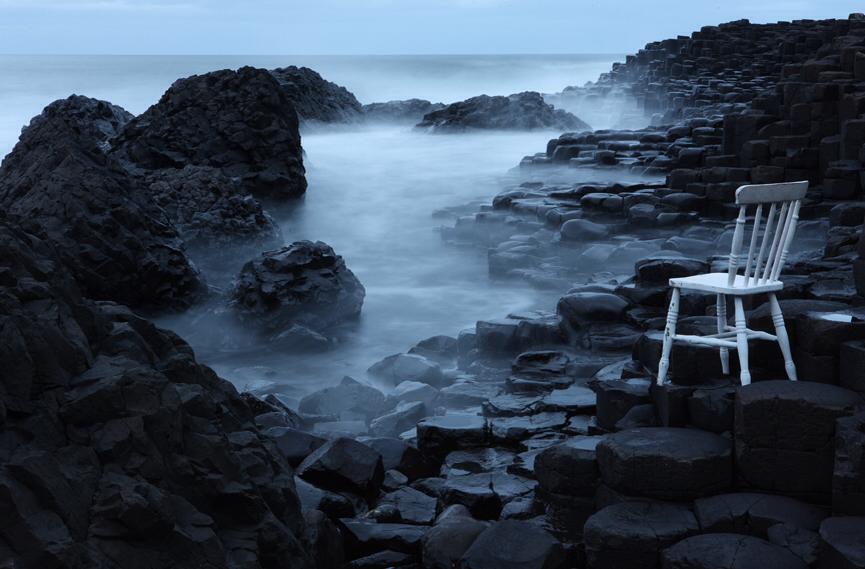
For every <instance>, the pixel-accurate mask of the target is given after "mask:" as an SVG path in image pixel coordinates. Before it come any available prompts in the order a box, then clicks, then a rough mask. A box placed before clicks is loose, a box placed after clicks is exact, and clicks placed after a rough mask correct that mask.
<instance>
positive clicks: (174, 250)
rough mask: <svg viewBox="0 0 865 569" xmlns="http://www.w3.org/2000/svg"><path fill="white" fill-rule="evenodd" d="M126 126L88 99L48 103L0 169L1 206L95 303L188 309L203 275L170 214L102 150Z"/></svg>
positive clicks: (120, 115) (121, 115)
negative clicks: (45, 245)
mask: <svg viewBox="0 0 865 569" xmlns="http://www.w3.org/2000/svg"><path fill="white" fill-rule="evenodd" d="M128 119H129V115H128V113H126V112H125V111H123V110H122V109H120V108H119V107H116V106H114V105H111V104H110V103H106V102H104V101H97V100H95V99H89V98H87V97H79V96H72V97H69V98H68V99H64V100H60V101H55V102H54V103H52V104H50V105H49V106H47V107H46V108H45V110H44V111H43V112H42V114H40V115H39V116H37V117H36V118H34V119H33V121H32V122H31V123H30V125H29V126H28V127H27V128H25V129H24V131H23V132H22V133H21V138H20V140H19V142H18V144H17V145H16V146H15V148H14V149H13V150H12V152H11V153H10V154H9V155H8V156H6V158H5V159H4V160H3V163H2V166H0V208H2V209H3V210H4V211H5V212H6V214H7V215H8V216H9V217H10V218H11V219H13V220H15V221H17V222H18V223H19V224H20V225H21V226H22V227H25V228H26V229H27V230H28V231H31V232H33V233H37V234H39V235H40V236H41V237H43V238H45V239H47V240H49V241H50V242H51V243H52V244H53V245H54V247H55V249H56V252H57V254H58V255H59V256H60V258H61V259H62V261H63V262H64V264H65V265H66V266H67V267H68V269H69V270H70V271H71V272H72V274H73V275H74V277H75V279H76V280H77V281H78V283H79V285H80V286H81V287H82V289H83V290H84V292H85V293H86V294H87V295H88V296H89V297H91V298H95V299H99V300H113V301H117V302H122V303H124V304H128V305H132V306H137V307H138V306H140V307H146V308H183V307H186V306H188V305H189V304H190V302H191V301H192V300H193V299H194V298H195V297H196V295H197V294H198V293H199V292H200V291H201V289H202V282H201V280H200V278H199V275H198V272H197V271H196V269H195V268H194V267H193V265H192V264H191V263H190V261H189V259H188V257H187V256H186V253H185V252H184V250H183V243H182V242H181V240H180V237H179V236H178V234H177V232H176V231H175V229H174V227H173V226H172V225H171V222H170V220H169V219H168V218H167V217H166V215H165V213H164V212H163V211H162V210H161V209H160V208H159V207H157V206H156V205H155V204H154V203H153V202H152V201H150V200H149V199H147V195H146V191H145V190H144V188H143V187H141V186H140V185H139V184H138V183H137V182H136V180H134V179H133V178H132V177H130V176H129V175H128V173H127V172H126V171H125V170H124V169H123V168H122V167H121V165H120V164H119V163H118V162H117V161H116V160H114V159H113V158H112V157H111V156H109V155H106V153H105V148H106V145H107V140H108V139H109V138H110V137H112V136H114V135H115V134H116V132H117V130H118V129H120V128H122V127H123V125H124V124H125V123H126V121H127V120H128Z"/></svg>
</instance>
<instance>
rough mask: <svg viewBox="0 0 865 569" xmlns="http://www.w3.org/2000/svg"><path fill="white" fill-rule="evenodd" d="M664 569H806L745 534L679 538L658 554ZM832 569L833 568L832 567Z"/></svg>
mask: <svg viewBox="0 0 865 569" xmlns="http://www.w3.org/2000/svg"><path fill="white" fill-rule="evenodd" d="M661 566H662V567H663V568H664V569H807V567H808V566H807V565H805V562H804V561H802V560H801V559H799V558H798V557H796V556H795V555H793V554H792V553H790V552H789V551H787V550H786V549H784V548H783V547H780V546H777V545H774V544H772V543H769V542H768V541H764V540H762V539H759V538H756V537H751V536H749V535H738V534H732V533H709V534H705V535H696V536H693V537H689V538H687V539H683V540H682V541H680V542H679V543H677V544H676V545H674V546H672V547H670V548H668V549H666V550H665V551H664V552H663V553H662V554H661ZM833 569H834V567H833Z"/></svg>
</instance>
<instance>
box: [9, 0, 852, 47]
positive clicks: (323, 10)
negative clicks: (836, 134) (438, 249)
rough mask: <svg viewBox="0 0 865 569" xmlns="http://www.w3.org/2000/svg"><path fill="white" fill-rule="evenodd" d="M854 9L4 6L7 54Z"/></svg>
mask: <svg viewBox="0 0 865 569" xmlns="http://www.w3.org/2000/svg"><path fill="white" fill-rule="evenodd" d="M861 10H865V4H863V3H862V2H861V0H860V1H851V0H767V1H761V0H652V1H648V0H282V1H280V0H247V1H243V0H0V53H25V54H35V53H51V54H56V53H62V54H96V53H99V54H103V53H104V54H399V53H406V54H425V53H434V54H439V53H460V54H463V53H626V52H633V51H635V50H636V49H638V48H640V47H642V46H643V45H644V44H645V43H646V42H648V41H653V40H656V39H662V38H665V37H671V36H675V35H678V34H689V33H690V32H691V31H693V30H695V29H698V28H699V27H701V26H703V25H709V24H716V23H720V22H725V21H729V20H734V19H738V18H749V19H751V21H754V22H769V21H777V20H791V19H799V18H845V17H847V15H848V14H849V13H850V12H854V11H861Z"/></svg>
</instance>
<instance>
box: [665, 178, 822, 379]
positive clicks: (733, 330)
mask: <svg viewBox="0 0 865 569" xmlns="http://www.w3.org/2000/svg"><path fill="white" fill-rule="evenodd" d="M807 191H808V182H788V183H783V184H761V185H750V186H742V187H741V188H739V189H738V190H736V205H738V206H740V207H739V217H738V218H737V219H736V230H735V232H734V233H733V245H732V248H731V251H730V268H729V270H728V271H727V272H726V273H709V274H705V275H695V276H692V277H684V278H677V279H670V287H672V289H673V290H672V294H671V298H670V309H669V311H668V312H667V327H666V329H665V330H664V348H663V350H662V352H661V361H660V363H659V364H658V385H663V384H664V382H665V381H666V380H667V371H668V370H669V367H670V351H671V350H672V348H673V342H684V343H687V344H692V345H699V346H713V347H717V348H720V352H721V369H722V370H723V372H724V374H725V375H726V374H729V373H730V356H729V350H730V349H731V348H732V349H735V350H737V351H738V352H739V364H740V368H741V374H740V380H741V382H742V385H748V384H749V383H751V373H750V372H749V371H748V340H750V339H762V340H772V341H775V342H778V346H779V347H780V348H781V353H782V354H783V356H784V368H785V369H786V370H787V376H788V377H789V378H790V380H792V381H796V366H795V364H794V363H793V356H792V354H791V352H790V341H789V339H788V338H787V330H786V328H785V326H784V316H783V315H782V314H781V306H780V305H779V304H778V299H777V298H776V297H775V292H776V291H779V290H781V289H783V288H784V283H783V282H781V281H780V280H778V276H779V275H780V274H781V269H782V268H783V267H784V263H785V262H786V260H787V252H788V250H789V249H790V243H791V242H792V241H793V235H794V234H795V232H796V222H797V221H798V220H799V207H800V206H801V204H802V198H804V197H805V192H807ZM750 205H756V206H757V207H756V211H755V212H754V222H753V229H752V230H751V239H750V245H749V247H748V257H747V260H746V261H745V269H744V271H743V274H741V275H740V274H738V269H739V260H740V259H739V257H740V255H741V253H742V244H743V242H744V239H745V221H746V214H747V209H748V206H750ZM766 205H768V206H769V213H768V215H767V216H766V221H765V225H764V226H762V227H761V224H762V223H763V210H764V207H765V206H766ZM761 230H762V234H763V238H762V239H760V240H759V245H758V236H759V234H760V232H761ZM764 258H765V260H766V261H765V265H764V264H763V259H764ZM682 289H686V290H693V291H697V292H702V293H714V294H716V295H717V296H716V302H717V314H718V333H717V334H713V335H710V336H690V335H684V334H676V321H677V320H678V319H679V293H680V291H681V290H682ZM763 293H768V295H769V303H770V304H769V306H770V308H771V311H772V322H773V323H774V324H775V335H774V336H773V335H772V334H768V333H766V332H760V331H757V330H750V329H749V328H748V327H747V326H746V323H745V309H744V307H743V304H742V297H744V296H749V295H753V294H763ZM727 296H732V297H733V302H734V306H735V311H736V319H735V320H736V326H728V325H727ZM733 338H735V341H734V340H733Z"/></svg>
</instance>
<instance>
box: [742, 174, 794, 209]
mask: <svg viewBox="0 0 865 569" xmlns="http://www.w3.org/2000/svg"><path fill="white" fill-rule="evenodd" d="M807 191H808V182H807V180H805V181H801V182H783V183H780V184H750V185H747V186H742V187H740V188H739V189H738V190H736V205H750V204H759V203H772V202H782V201H797V200H801V199H802V198H804V197H805V193H806V192H807Z"/></svg>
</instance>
